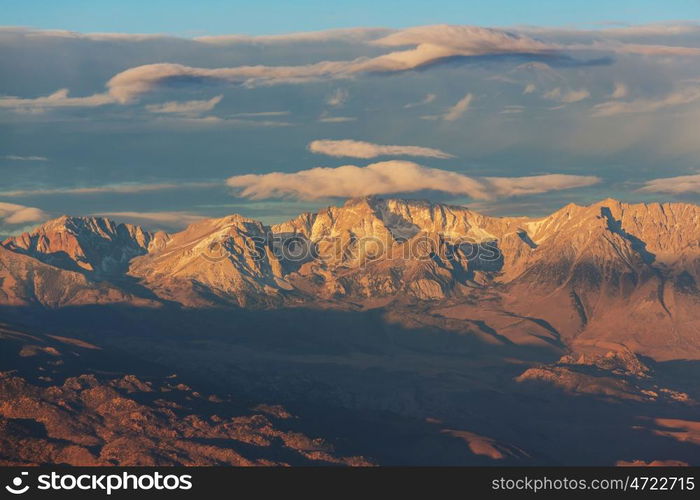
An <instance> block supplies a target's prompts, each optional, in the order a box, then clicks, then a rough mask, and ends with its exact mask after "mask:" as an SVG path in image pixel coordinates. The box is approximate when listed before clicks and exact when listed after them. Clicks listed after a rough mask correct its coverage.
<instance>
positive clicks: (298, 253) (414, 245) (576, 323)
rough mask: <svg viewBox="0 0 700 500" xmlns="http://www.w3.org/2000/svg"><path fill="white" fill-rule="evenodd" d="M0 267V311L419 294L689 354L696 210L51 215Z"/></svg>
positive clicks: (460, 309)
mask: <svg viewBox="0 0 700 500" xmlns="http://www.w3.org/2000/svg"><path fill="white" fill-rule="evenodd" d="M0 262H2V268H1V269H0V273H2V282H1V283H2V287H1V289H0V292H1V293H2V296H1V299H2V300H1V302H2V303H5V304H11V305H37V306H43V307H50V308H60V307H64V306H76V305H86V304H106V303H129V304H138V305H143V306H149V307H162V306H164V305H173V304H176V305H178V306H181V307H188V308H198V307H207V308H208V307H255V308H274V307H287V306H300V305H311V306H313V307H326V308H340V309H344V308H358V307H359V308H364V309H367V308H373V307H378V306H385V305H386V304H388V303H396V304H404V303H408V302H412V301H418V302H423V303H426V304H430V305H431V307H435V306H436V305H442V306H445V307H448V309H447V311H446V314H448V315H453V316H455V317H456V318H464V319H468V316H469V314H470V312H469V311H468V309H469V307H470V306H469V304H473V303H476V304H477V309H479V312H478V315H479V316H484V315H487V316H490V317H492V318H493V319H492V321H493V322H495V323H500V322H503V321H504V318H528V317H530V318H535V319H537V321H538V322H539V324H540V325H545V324H546V325H548V326H547V327H541V328H539V330H541V331H539V332H529V331H527V330H528V328H530V327H525V328H524V329H522V330H520V331H518V328H517V327H516V328H510V329H509V330H508V331H505V332H504V333H503V335H504V341H513V342H516V343H520V342H535V343H537V342H549V343H550V344H552V343H556V342H563V343H564V344H566V345H572V344H576V345H580V346H583V345H586V344H595V343H596V342H601V341H609V342H618V343H622V344H624V345H626V346H628V347H629V348H631V349H633V350H634V351H636V352H639V353H641V354H646V355H653V356H654V357H655V358H657V359H674V358H680V357H682V358H685V359H698V357H700V335H699V334H698V332H699V331H700V314H698V313H699V312H700V310H699V309H698V308H700V303H699V300H700V294H699V293H698V280H700V207H698V206H696V205H691V204H682V203H653V204H625V203H621V202H618V201H615V200H604V201H601V202H599V203H595V204H593V205H590V206H578V205H574V204H570V205H567V206H565V207H563V208H561V209H560V210H558V211H556V212H554V213H553V214H551V215H548V216H546V217H541V218H525V217H489V216H485V215H481V214H479V213H477V212H474V211H472V210H470V209H468V208H465V207H459V206H449V205H441V204H436V203H430V202H425V201H413V200H399V199H379V198H362V199H351V200H349V201H348V202H346V203H345V204H344V205H343V206H342V207H329V208H327V209H323V210H321V211H319V212H317V213H305V214H302V215H300V216H298V217H296V218H294V219H292V220H289V221H287V222H283V223H280V224H276V225H273V226H266V225H264V224H262V223H260V222H258V221H255V220H251V219H248V218H245V217H242V216H238V215H231V216H227V217H224V218H220V219H207V220H202V221H198V222H196V223H194V224H191V225H190V226H189V227H187V228H186V229H185V230H183V231H181V232H178V233H174V234H167V233H164V232H156V233H152V232H148V231H146V230H144V229H142V228H141V227H139V226H134V225H131V224H117V223H115V222H113V221H111V220H109V219H105V218H98V217H66V216H63V217H60V218H58V219H55V220H52V221H49V222H47V223H45V224H43V225H41V226H39V227H38V228H36V229H34V230H33V231H31V232H27V233H23V234H21V235H18V236H13V237H10V238H8V239H7V240H5V241H4V242H3V243H2V247H0ZM484 321H486V319H484ZM486 322H487V323H489V321H486ZM533 324H536V322H535V323H533ZM497 329H498V328H497ZM511 330H512V331H511Z"/></svg>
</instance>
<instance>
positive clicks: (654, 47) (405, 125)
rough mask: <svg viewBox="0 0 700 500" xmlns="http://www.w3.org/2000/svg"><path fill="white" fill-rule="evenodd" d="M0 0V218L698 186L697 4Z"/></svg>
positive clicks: (149, 217) (521, 210)
mask: <svg viewBox="0 0 700 500" xmlns="http://www.w3.org/2000/svg"><path fill="white" fill-rule="evenodd" d="M596 6H598V7H599V8H596ZM0 8H1V9H2V24H4V25H5V26H4V27H0V75H2V78H0V178H2V183H1V184H0V235H3V234H10V233H16V232H18V231H21V230H23V229H26V228H27V227H29V226H31V225H33V224H36V223H38V222H40V221H42V220H45V219H47V218H50V217H54V216H57V215H60V214H64V213H66V214H70V215H106V216H109V217H113V218H116V219H118V220H128V221H132V222H140V223H143V224H145V225H146V226H147V227H150V228H165V229H171V230H172V229H178V228H181V227H182V226H183V225H184V224H186V223H188V222H191V221H193V220H196V219H197V218H199V217H219V216H225V215H227V214H230V213H240V214H242V215H245V216H249V217H253V218H258V219H261V220H263V221H264V222H267V223H273V222H279V221H281V220H284V219H286V218H289V217H291V216H293V215H296V214H297V213H298V212H300V211H303V210H313V209H316V208H320V207H322V206H325V205H329V204H337V203H342V201H343V199H345V198H348V197H352V196H362V195H367V194H377V195H385V196H401V197H411V196H412V197H423V198H430V199H434V200H437V201H444V202H449V203H457V204H466V205H469V206H470V207H472V208H474V209H476V210H479V211H483V212H486V213H490V214H496V215H498V214H503V215H516V214H523V215H542V214H545V213H547V212H551V211H553V210H555V209H557V208H559V207H561V206H562V205H565V204H567V203H569V202H576V203H581V204H584V203H590V202H595V201H597V200H600V199H603V198H607V197H615V198H619V199H622V200H625V201H631V202H632V201H691V202H698V201H700V163H699V162H698V158H700V131H699V130H698V127H697V123H698V122H700V24H698V22H697V21H696V19H698V17H700V14H699V13H698V10H699V9H700V7H699V2H697V1H694V2H689V1H685V2H681V1H676V2H673V1H671V2H663V3H661V2H646V1H639V0H637V1H635V2H590V1H588V2H578V1H574V2H553V1H552V2H549V1H538V2H515V1H513V2H498V1H492V2H471V3H470V2H463V1H462V2H456V1H455V2H452V1H442V2H411V1H403V2H393V1H388V0H384V1H380V0H375V1H373V2H365V1H354V2H333V3H332V4H331V3H328V2H316V1H296V2H269V1H268V2H264V1H263V2H257V3H252V2H245V3H244V2H214V1H211V2H183V1H178V0H170V1H168V2H161V1H150V2H138V3H137V2H131V1H126V0H125V1H121V2H106V1H99V2H98V1H92V2H78V1H61V2H55V1H52V2H48V1H46V2H38V1H31V0H25V1H22V2H7V1H4V2H3V1H0ZM436 23H449V25H447V24H436ZM504 26H506V27H507V28H503V27H504ZM338 28H343V29H338ZM310 31H313V33H309V32H310ZM104 33H110V34H109V35H105V34H104ZM138 33H145V34H147V35H146V36H141V35H136V34H138ZM149 34H150V35H149ZM265 35H273V36H265Z"/></svg>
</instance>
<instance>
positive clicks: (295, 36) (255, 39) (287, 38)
mask: <svg viewBox="0 0 700 500" xmlns="http://www.w3.org/2000/svg"><path fill="white" fill-rule="evenodd" d="M393 31H395V30H392V29H387V28H340V29H330V30H321V31H303V32H299V33H285V34H280V35H255V36H251V35H216V36H200V37H196V38H195V39H194V40H196V41H197V42H201V43H207V44H213V45H234V44H254V45H287V44H292V43H294V44H297V43H304V44H308V43H326V42H346V43H348V42H354V43H356V42H366V41H369V40H376V39H377V38H380V37H383V36H386V35H388V34H390V33H392V32H393Z"/></svg>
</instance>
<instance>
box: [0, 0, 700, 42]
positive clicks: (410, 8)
mask: <svg viewBox="0 0 700 500" xmlns="http://www.w3.org/2000/svg"><path fill="white" fill-rule="evenodd" d="M0 10H1V11H2V15H1V17H0V22H1V23H2V24H4V25H13V26H31V27H35V28H44V29H67V30H74V31H81V32H104V31H114V32H123V33H170V34H178V35H182V36H187V35H201V34H226V33H246V34H272V33H288V32H293V31H310V30H321V29H328V28H339V27H354V26H386V27H392V28H400V27H407V26H415V25H421V24H438V23H453V24H476V25H481V26H510V25H519V24H533V25H539V26H565V25H569V26H579V27H590V26H601V25H608V24H609V23H626V24H644V23H651V22H662V21H678V20H686V21H687V20H693V19H695V20H697V19H700V2H698V1H697V0H666V1H660V0H617V1H614V2H611V1H607V0H567V1H561V0H536V1H528V0H489V1H483V0H479V1H465V0H438V1H425V0H381V1H378V0H352V1H343V0H336V1H332V2H329V1H327V0H326V1H324V0H294V1H288V0H257V1H255V2H252V1H248V0H246V1H239V0H199V1H196V2H195V1H192V0H149V1H147V2H146V1H143V0H119V1H114V0H99V1H95V0H61V1H56V0H21V1H16V0H2V1H0Z"/></svg>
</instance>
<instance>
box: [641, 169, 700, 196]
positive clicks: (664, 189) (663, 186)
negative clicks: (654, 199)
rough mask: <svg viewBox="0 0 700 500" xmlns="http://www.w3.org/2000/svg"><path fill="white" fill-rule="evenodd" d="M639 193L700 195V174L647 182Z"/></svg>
mask: <svg viewBox="0 0 700 500" xmlns="http://www.w3.org/2000/svg"><path fill="white" fill-rule="evenodd" d="M639 191H642V192H647V193H669V194H681V193H700V174H693V175H680V176H678V177H663V178H660V179H652V180H650V181H647V182H646V183H645V184H644V186H642V187H641V188H640V189H639Z"/></svg>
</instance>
